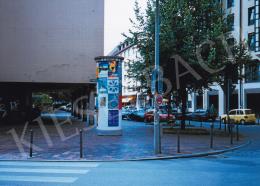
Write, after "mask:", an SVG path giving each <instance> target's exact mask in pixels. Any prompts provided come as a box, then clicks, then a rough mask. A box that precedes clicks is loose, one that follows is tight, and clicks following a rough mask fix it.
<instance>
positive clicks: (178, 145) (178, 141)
mask: <svg viewBox="0 0 260 186" xmlns="http://www.w3.org/2000/svg"><path fill="white" fill-rule="evenodd" d="M180 140H181V137H180V129H178V131H177V153H180V152H181V142H180Z"/></svg>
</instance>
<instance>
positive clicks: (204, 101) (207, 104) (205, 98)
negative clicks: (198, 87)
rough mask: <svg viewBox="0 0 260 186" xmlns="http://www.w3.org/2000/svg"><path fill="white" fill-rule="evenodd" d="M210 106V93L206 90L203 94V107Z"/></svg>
mask: <svg viewBox="0 0 260 186" xmlns="http://www.w3.org/2000/svg"><path fill="white" fill-rule="evenodd" d="M208 108H209V95H208V91H207V90H205V93H204V94H203V109H208Z"/></svg>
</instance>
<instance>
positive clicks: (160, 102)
mask: <svg viewBox="0 0 260 186" xmlns="http://www.w3.org/2000/svg"><path fill="white" fill-rule="evenodd" d="M156 103H157V105H162V104H163V96H162V95H161V94H158V95H157V96H156Z"/></svg>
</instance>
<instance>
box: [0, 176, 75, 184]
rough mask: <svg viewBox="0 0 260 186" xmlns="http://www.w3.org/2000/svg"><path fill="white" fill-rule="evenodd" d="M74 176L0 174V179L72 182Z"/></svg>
mask: <svg viewBox="0 0 260 186" xmlns="http://www.w3.org/2000/svg"><path fill="white" fill-rule="evenodd" d="M77 179H78V178H76V177H47V176H0V181H22V182H41V183H42V182H47V183H74V182H75V181H76V180H77Z"/></svg>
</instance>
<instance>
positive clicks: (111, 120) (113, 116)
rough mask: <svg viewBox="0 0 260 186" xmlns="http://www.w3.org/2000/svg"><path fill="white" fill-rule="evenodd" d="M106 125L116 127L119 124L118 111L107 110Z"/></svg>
mask: <svg viewBox="0 0 260 186" xmlns="http://www.w3.org/2000/svg"><path fill="white" fill-rule="evenodd" d="M108 126H109V127H118V126H119V111H118V110H109V111H108Z"/></svg>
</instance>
